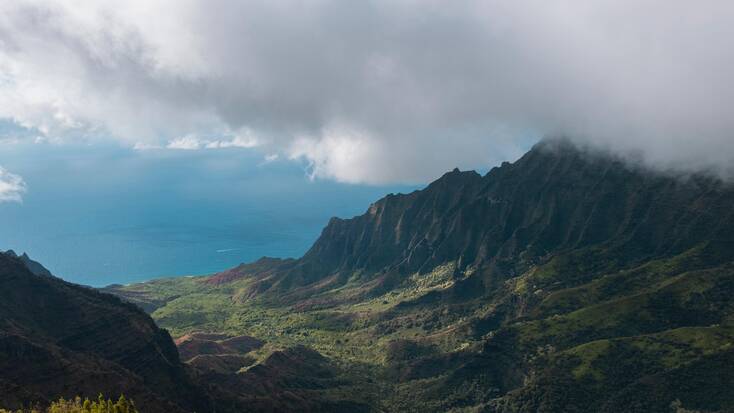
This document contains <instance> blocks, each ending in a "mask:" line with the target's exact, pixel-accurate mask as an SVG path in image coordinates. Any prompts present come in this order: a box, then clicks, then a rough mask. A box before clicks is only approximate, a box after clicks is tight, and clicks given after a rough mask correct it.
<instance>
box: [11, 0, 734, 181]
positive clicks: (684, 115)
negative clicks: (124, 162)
mask: <svg viewBox="0 0 734 413" xmlns="http://www.w3.org/2000/svg"><path fill="white" fill-rule="evenodd" d="M732 21H734V3H732V2H730V1H726V0H712V1H708V2H670V1H666V0H636V1H632V0H590V1H584V2H579V1H572V0H560V1H553V2H548V1H541V0H530V1H525V2H517V1H500V0H488V1H473V0H459V1H455V2H450V3H446V2H438V1H433V0H426V1H422V2H416V1H414V0H371V1H364V2H359V3H354V2H343V1H336V0H314V1H305V2H288V1H284V2H281V1H276V2H273V1H234V0H231V1H227V0H223V1H220V2H217V7H213V6H212V5H211V3H210V2H207V1H204V0H186V1H178V0H162V1H156V2H150V1H147V0H128V1H124V2H123V1H111V2H98V1H82V2H79V1H71V0H68V1H64V0H48V1H40V0H19V1H11V2H0V117H5V118H12V119H14V120H15V121H16V122H18V123H19V124H22V125H26V126H29V127H32V128H34V129H36V130H38V131H40V132H42V133H43V134H45V135H47V136H63V137H65V139H93V138H94V136H98V135H109V136H112V137H114V138H117V139H121V140H123V141H125V142H127V143H128V144H129V145H130V146H133V145H135V147H136V148H137V149H145V148H148V149H150V148H157V147H170V148H176V149H190V150H191V149H207V148H227V147H246V148H249V147H254V146H261V147H263V150H264V151H267V152H268V153H282V154H284V155H285V156H287V157H289V158H292V159H305V160H307V161H308V162H309V163H310V165H311V169H310V171H311V173H312V175H313V176H314V177H326V178H331V179H337V180H341V181H345V182H371V183H381V182H391V181H425V180H427V179H430V178H432V177H435V176H437V175H439V174H440V173H441V172H442V171H444V170H447V169H451V168H453V167H454V166H459V167H462V168H473V167H484V166H488V165H490V164H491V163H494V162H496V161H497V160H501V159H506V158H510V157H513V156H515V155H516V154H517V153H518V151H519V150H520V149H521V148H522V147H524V146H526V145H527V140H528V139H529V138H530V139H532V138H537V137H538V136H541V135H543V134H547V133H551V134H557V133H564V134H569V135H573V136H575V137H576V138H577V139H581V140H583V141H585V142H591V143H593V144H598V145H603V146H605V147H608V148H610V149H612V150H614V151H617V152H631V151H632V152H637V153H640V154H641V155H642V157H643V159H645V160H646V161H647V162H649V163H651V164H654V165H662V166H664V167H671V166H672V167H675V168H682V169H691V168H716V169H722V168H726V167H727V166H728V165H731V164H733V163H734V149H732V148H734V133H732V131H734V116H733V115H732V113H731V108H732V107H734V88H732V87H731V85H732V84H734V79H733V78H734V48H732V47H731V46H730V43H731V41H730V39H731V38H734V25H732V24H731V22H732ZM241 130H248V131H251V132H252V133H253V134H255V135H256V136H257V137H258V139H251V138H250V137H249V136H250V135H247V134H244V135H241V136H240V135H239V133H238V131H241ZM508 131H513V132H512V133H508ZM518 131H520V132H518ZM517 136H520V137H521V138H522V139H523V140H521V141H518V139H517ZM201 137H206V138H201Z"/></svg>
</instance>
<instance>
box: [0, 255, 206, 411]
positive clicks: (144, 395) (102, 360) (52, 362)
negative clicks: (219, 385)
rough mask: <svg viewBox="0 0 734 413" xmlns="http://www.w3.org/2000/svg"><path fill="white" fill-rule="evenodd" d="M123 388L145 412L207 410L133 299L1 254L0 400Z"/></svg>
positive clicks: (13, 403)
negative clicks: (43, 271)
mask: <svg viewBox="0 0 734 413" xmlns="http://www.w3.org/2000/svg"><path fill="white" fill-rule="evenodd" d="M100 392H101V393H104V394H107V395H118V394H119V393H125V394H126V395H127V396H129V397H130V398H132V399H133V400H135V401H136V402H137V403H138V405H140V406H145V411H151V412H172V411H181V412H184V411H194V410H198V411H205V409H204V408H205V407H206V397H205V396H204V395H203V394H202V392H201V391H200V390H199V389H198V388H196V387H195V386H194V385H193V384H192V382H191V379H190V378H189V377H188V376H187V374H186V372H185V369H184V365H183V364H182V363H181V362H180V361H179V358H178V352H177V350H176V347H175V345H174V343H173V341H172V340H171V337H170V336H169V335H168V333H167V332H166V331H165V330H161V329H160V328H158V327H157V326H156V325H155V323H154V322H153V320H152V319H151V318H150V317H149V316H148V315H147V314H145V313H144V312H143V311H142V310H140V309H138V308H137V307H136V306H134V305H131V304H128V303H123V302H122V301H121V300H120V299H118V298H117V297H114V296H112V295H109V294H103V293H100V292H98V291H96V290H93V289H91V288H86V287H82V286H77V285H73V284H70V283H67V282H64V281H62V280H60V279H57V278H53V277H49V276H45V275H36V274H33V273H32V272H31V271H30V270H29V269H28V268H27V267H26V265H25V264H24V263H23V261H22V260H20V259H19V258H17V257H15V256H12V255H7V254H0V405H2V406H4V407H11V408H12V407H18V406H19V405H20V404H23V403H25V404H28V403H30V402H44V401H48V400H50V399H55V398H58V397H60V396H63V397H67V398H68V397H72V396H75V395H81V394H83V395H86V396H90V397H94V396H95V395H96V394H98V393H100Z"/></svg>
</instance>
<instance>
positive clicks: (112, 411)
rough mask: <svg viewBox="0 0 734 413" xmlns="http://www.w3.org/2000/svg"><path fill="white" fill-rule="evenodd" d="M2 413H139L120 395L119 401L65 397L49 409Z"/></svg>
mask: <svg viewBox="0 0 734 413" xmlns="http://www.w3.org/2000/svg"><path fill="white" fill-rule="evenodd" d="M0 413H138V409H137V408H136V407H135V403H134V402H133V401H132V400H128V399H126V398H125V396H124V395H120V397H119V398H118V399H117V401H114V402H113V401H112V400H111V399H105V398H104V396H102V395H101V394H100V395H99V396H98V397H97V399H96V400H90V399H88V398H85V399H82V398H81V397H79V396H77V397H75V398H74V399H72V400H65V399H64V398H63V397H62V398H60V399H59V400H58V401H55V402H53V403H51V405H49V406H48V407H47V408H45V409H44V408H41V407H32V408H27V409H17V410H5V409H0Z"/></svg>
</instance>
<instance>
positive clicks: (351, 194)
mask: <svg viewBox="0 0 734 413" xmlns="http://www.w3.org/2000/svg"><path fill="white" fill-rule="evenodd" d="M0 165H2V166H3V167H5V168H6V169H8V170H9V171H12V172H13V173H16V174H19V175H21V176H23V178H24V179H25V181H26V183H27V185H28V193H27V194H26V195H25V197H24V201H23V203H22V204H14V203H2V204H0V249H3V250H5V249H14V250H15V251H17V252H23V251H25V252H27V253H28V254H29V255H30V256H31V257H32V258H33V259H36V260H37V261H40V262H41V263H42V264H44V265H45V266H46V267H47V268H49V269H50V270H51V271H52V272H53V273H54V274H56V275H57V276H60V277H62V278H64V279H66V280H69V281H72V282H77V283H81V284H86V285H92V286H104V285H108V284H112V283H131V282H136V281H143V280H148V279H152V278H158V277H165V276H181V275H195V274H209V273H213V272H217V271H221V270H223V269H226V268H230V267H233V266H235V265H237V264H239V263H241V262H248V261H252V260H255V259H257V258H259V257H261V256H264V255H267V256H273V257H298V256H301V255H302V254H303V253H304V252H305V251H306V250H307V249H308V248H309V247H310V245H311V244H312V243H313V241H314V240H315V239H316V238H317V237H318V235H319V234H320V232H321V229H322V228H323V226H324V225H325V224H326V223H327V222H328V220H329V218H330V217H332V216H339V217H351V216H354V215H357V214H361V213H363V212H364V211H365V210H366V209H367V208H368V206H369V204H370V203H371V202H374V201H375V200H377V199H379V198H381V197H382V196H384V195H386V194H388V193H391V192H409V191H412V190H414V189H416V188H417V187H416V186H410V185H405V186H384V187H375V186H364V185H349V184H339V183H335V182H330V181H319V180H317V181H311V180H309V179H308V178H307V176H306V173H305V171H304V168H305V166H304V165H303V164H300V163H298V162H294V161H288V160H285V161H275V162H268V163H265V162H263V154H262V153H258V152H256V151H253V150H247V149H227V150H202V151H172V150H160V151H159V150H153V151H133V150H130V149H125V148H121V147H117V146H114V145H108V146H104V145H101V144H94V145H74V146H69V145H64V146H59V145H47V144H46V145H34V144H15V145H7V146H3V147H2V148H0Z"/></svg>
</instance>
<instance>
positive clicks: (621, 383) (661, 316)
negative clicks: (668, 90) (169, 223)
mask: <svg viewBox="0 0 734 413" xmlns="http://www.w3.org/2000/svg"><path fill="white" fill-rule="evenodd" d="M731 251H734V187H733V186H732V184H731V183H728V182H724V181H722V180H720V179H718V178H716V177H712V176H708V175H706V174H693V175H687V176H681V175H673V174H668V173H661V172H657V171H651V170H647V169H645V168H644V167H642V166H636V165H633V164H631V163H630V162H627V161H623V160H621V159H617V158H614V157H612V156H610V155H608V154H605V153H602V152H598V151H594V150H590V149H587V148H579V147H576V146H574V145H573V144H572V143H570V142H568V141H565V140H562V139H551V140H545V141H543V142H541V143H539V144H537V145H536V146H535V147H534V148H533V149H532V150H531V151H529V152H528V153H527V154H526V155H524V156H523V157H522V158H521V159H519V160H517V161H516V162H514V163H504V164H502V165H501V166H500V167H497V168H494V169H492V170H491V171H489V172H488V173H487V174H486V175H484V176H481V175H479V174H477V173H475V172H461V171H458V170H454V171H452V172H449V173H447V174H445V175H444V176H442V177H441V178H439V179H438V180H436V181H435V182H433V183H431V184H430V185H428V186H427V187H426V188H425V189H423V190H420V191H415V192H413V193H410V194H398V195H392V194H391V195H388V196H387V197H385V198H383V199H381V200H379V201H377V202H375V203H374V204H372V205H371V206H370V207H369V208H368V210H367V211H366V213H365V214H363V215H361V216H357V217H354V218H351V219H338V218H333V219H332V220H331V221H330V222H329V223H328V225H327V226H326V227H325V228H324V230H323V232H322V234H321V236H320V237H319V239H318V240H317V241H316V242H315V243H314V245H313V246H312V248H311V249H310V250H309V251H308V252H307V253H306V254H305V255H304V256H303V257H301V258H299V259H289V260H280V259H272V258H264V259H261V260H260V261H257V262H255V263H250V264H243V265H241V266H239V267H236V268H233V269H231V270H228V271H225V272H223V273H220V274H215V275H213V276H210V277H198V278H197V277H195V278H179V279H165V280H156V281H152V282H148V283H142V284H135V285H131V286H113V287H110V288H108V289H107V291H109V292H112V293H114V294H117V295H119V296H121V297H124V298H127V299H131V300H134V302H136V303H138V304H140V305H142V306H145V308H146V309H147V310H148V311H150V312H151V315H152V317H153V318H154V319H155V320H156V322H157V323H159V325H161V326H163V327H165V328H167V329H170V331H171V332H172V334H173V335H174V336H177V337H180V336H184V335H186V334H190V333H197V332H199V333H202V332H203V333H226V334H228V335H230V336H240V335H245V336H248V337H254V338H256V339H258V340H260V341H262V342H263V343H264V345H263V346H262V347H261V348H259V349H257V350H253V351H251V352H250V353H248V354H247V355H249V356H250V357H252V358H253V359H254V360H255V361H254V364H253V366H252V367H248V368H245V369H244V370H239V371H237V372H223V370H222V369H219V370H218V373H217V375H213V374H210V373H201V374H210V377H211V380H212V381H213V382H220V383H224V384H222V386H224V387H227V385H226V383H228V382H229V383H242V380H246V377H251V375H250V374H249V372H251V371H253V369H255V370H254V371H258V369H259V367H258V366H267V365H272V364H269V363H268V359H269V355H272V354H277V352H278V351H287V349H289V348H296V349H299V348H300V349H302V348H303V347H301V346H307V347H308V348H310V349H313V350H315V351H317V352H318V353H319V354H320V355H321V356H323V357H324V359H325V361H324V363H325V364H324V365H329V366H335V367H333V368H331V369H330V372H331V373H330V374H331V376H330V377H332V379H330V380H327V381H326V382H324V381H321V382H319V383H321V385H320V387H318V391H317V394H318V397H319V398H320V399H321V400H325V401H326V402H325V403H326V404H325V405H330V406H342V405H346V404H348V403H357V404H358V405H359V406H369V408H370V409H373V410H384V411H406V410H407V411H448V410H452V409H453V410H462V409H467V410H471V411H488V412H540V411H542V412H557V411H567V412H572V411H579V412H584V411H610V412H611V411H614V412H637V411H645V412H657V411H660V412H669V411H675V409H679V410H680V411H684V410H685V409H694V410H697V411H710V412H713V411H734V398H733V397H732V396H731V395H732V394H734V391H732V390H734V377H733V376H732V374H731V372H730V370H731V369H730V368H729V367H730V366H731V365H732V364H731V360H732V357H734V305H732V301H731V299H730V297H731V295H732V293H734V255H733V254H732V253H731ZM240 356H244V355H240ZM304 358H305V359H308V360H316V358H314V357H310V356H308V357H306V356H304ZM207 365H214V364H207ZM217 365H219V364H217ZM276 365H277V364H276ZM256 367H257V368H256ZM194 368H196V367H194ZM310 370H311V369H309V368H306V369H304V371H303V372H302V373H299V374H303V375H304V376H303V377H301V378H302V379H303V380H305V381H306V382H308V381H309V380H310V379H312V377H309V376H308V374H309V373H308V372H309V371H310ZM317 370H318V369H316V368H314V369H313V371H317ZM291 377H292V375H291ZM286 381H287V382H289V383H292V379H289V380H286ZM324 383H328V384H324ZM227 388H228V389H229V391H231V392H233V394H236V393H237V392H240V393H242V394H241V395H240V396H233V397H243V398H246V395H245V393H247V390H242V389H243V388H244V387H243V386H229V387H227ZM296 388H297V389H302V390H303V392H302V393H301V394H309V393H308V392H307V391H306V389H307V388H309V387H308V386H305V387H298V386H297V387H296ZM238 389H239V390H238ZM308 391H309V392H310V391H312V390H308ZM345 403H346V404H345Z"/></svg>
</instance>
